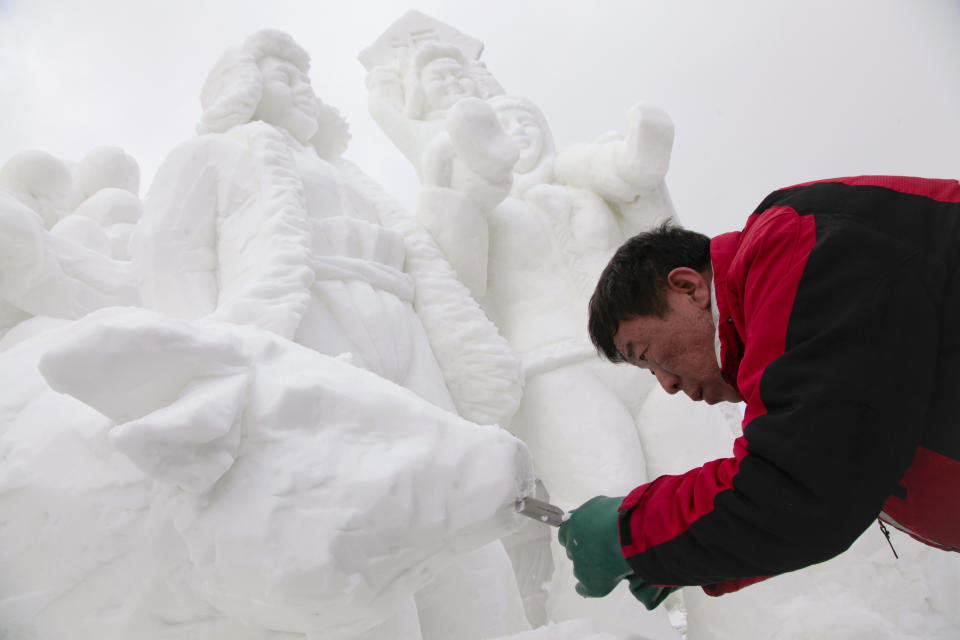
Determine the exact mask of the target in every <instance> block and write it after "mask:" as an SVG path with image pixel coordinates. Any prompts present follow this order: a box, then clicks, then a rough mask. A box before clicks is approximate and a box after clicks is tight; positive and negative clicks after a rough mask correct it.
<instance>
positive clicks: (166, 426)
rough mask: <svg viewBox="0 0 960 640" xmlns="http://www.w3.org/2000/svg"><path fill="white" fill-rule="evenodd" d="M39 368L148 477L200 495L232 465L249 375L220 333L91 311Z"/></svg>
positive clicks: (144, 316) (138, 312)
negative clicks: (104, 420) (90, 412)
mask: <svg viewBox="0 0 960 640" xmlns="http://www.w3.org/2000/svg"><path fill="white" fill-rule="evenodd" d="M40 372H41V373H42V374H43V375H44V377H45V378H46V379H47V382H48V383H49V384H50V386H51V387H52V388H53V389H54V390H56V391H59V392H61V393H66V394H69V395H72V396H74V397H75V398H77V399H78V400H80V401H81V402H83V403H85V404H88V405H90V406H91V407H93V408H94V409H96V410H97V411H100V412H101V413H103V414H104V415H106V416H107V417H109V418H111V419H112V420H113V421H114V422H116V423H117V426H115V427H114V428H113V429H112V430H111V433H110V442H111V443H112V444H113V445H114V446H115V447H116V448H117V449H118V450H119V451H121V452H122V453H124V454H126V455H127V456H128V457H129V458H130V459H131V460H132V461H133V463H134V464H136V465H137V466H138V467H139V468H140V469H141V470H142V471H143V472H144V473H146V474H147V475H149V476H151V477H152V478H155V479H156V480H159V481H161V482H167V483H171V484H176V485H178V486H180V487H182V488H183V489H185V490H187V491H192V492H202V491H206V490H207V489H209V488H210V487H211V486H212V485H213V484H214V483H215V482H216V481H217V480H218V479H219V478H220V477H221V476H222V475H223V474H224V473H225V472H226V471H227V469H229V468H230V466H231V465H232V464H233V460H234V458H235V456H236V451H237V448H238V447H239V444H240V435H241V421H242V416H243V407H244V405H245V403H246V401H247V391H248V388H249V386H250V385H249V382H250V379H251V378H252V375H253V374H252V369H251V367H250V363H249V358H248V357H247V356H246V354H245V353H244V352H243V350H242V349H241V348H240V347H239V346H238V345H237V344H236V343H235V342H234V341H232V340H231V339H230V338H229V336H225V335H223V334H222V333H219V332H216V331H214V330H211V329H207V328H203V327H197V326H194V325H191V324H188V323H184V322H180V321H178V320H173V319H172V318H169V317H166V316H162V315H160V314H156V313H152V312H149V311H146V310H143V309H130V310H126V311H123V312H109V313H106V312H98V313H95V314H91V315H90V316H88V317H87V318H84V319H83V320H80V321H78V322H77V323H75V325H74V326H73V327H71V331H70V332H69V334H68V335H67V336H66V338H65V339H63V340H61V341H60V342H59V343H57V344H56V345H55V346H54V347H53V348H51V349H50V350H49V351H48V352H47V353H46V354H44V356H43V357H42V358H41V360H40Z"/></svg>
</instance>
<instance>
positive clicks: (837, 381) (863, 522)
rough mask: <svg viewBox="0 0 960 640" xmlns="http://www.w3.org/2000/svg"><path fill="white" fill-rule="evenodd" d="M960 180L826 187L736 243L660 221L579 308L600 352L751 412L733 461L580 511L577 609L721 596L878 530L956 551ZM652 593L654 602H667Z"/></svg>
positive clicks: (571, 540) (570, 547) (772, 214)
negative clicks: (623, 584)
mask: <svg viewBox="0 0 960 640" xmlns="http://www.w3.org/2000/svg"><path fill="white" fill-rule="evenodd" d="M957 327H960V184H958V183H957V181H956V180H925V179H919V178H905V177H892V176H860V177H855V178H837V179H832V180H824V181H820V182H814V183H807V184H803V185H797V186H794V187H789V188H786V189H781V190H779V191H776V192H774V193H772V194H771V195H770V196H768V197H767V198H766V200H764V201H763V202H762V203H761V204H760V206H759V207H758V208H757V210H756V211H755V212H754V213H753V215H751V217H750V218H749V219H748V221H747V224H746V226H745V227H744V230H743V231H742V232H734V233H727V234H723V235H720V236H717V237H716V238H713V239H712V240H710V239H709V238H707V237H706V236H702V235H700V234H697V233H693V232H690V231H685V230H682V229H677V228H673V227H669V226H663V227H660V228H659V229H656V230H654V231H652V232H649V233H644V234H640V235H638V236H635V237H633V238H632V239H630V240H629V241H628V242H627V243H626V244H624V245H623V246H622V247H621V248H620V249H619V250H618V251H617V253H616V255H614V257H613V258H612V259H611V261H610V263H609V264H608V265H607V267H606V269H605V270H604V272H603V274H602V275H601V277H600V281H599V283H598V284H597V287H596V290H595V292H594V294H593V297H592V299H591V301H590V320H589V328H590V334H591V338H592V340H593V342H594V344H595V345H596V346H597V348H598V350H599V351H600V352H601V353H602V354H603V355H605V356H606V357H607V358H609V359H610V360H612V361H615V362H629V363H630V364H633V365H635V366H638V367H642V368H645V369H648V370H649V371H650V373H651V374H653V375H654V376H656V378H657V380H658V382H659V383H660V384H661V385H662V386H663V387H664V389H666V390H667V391H668V392H669V393H676V392H677V391H683V392H684V393H685V394H686V395H688V396H689V397H690V398H691V399H692V400H704V401H706V402H708V403H715V402H720V401H738V400H740V399H742V400H743V401H744V402H745V403H746V410H745V417H744V420H743V425H744V428H743V435H742V436H741V437H740V438H738V439H737V440H736V442H735V443H734V453H733V456H732V457H730V458H726V459H721V460H715V461H712V462H708V463H706V464H705V465H703V466H702V467H700V468H697V469H692V470H691V471H689V472H687V473H686V474H683V475H680V476H662V477H660V478H657V479H656V480H654V481H653V482H651V483H649V484H646V485H643V486H640V487H638V488H636V489H634V490H633V491H632V492H630V493H629V494H628V495H627V496H626V497H625V498H623V499H620V498H607V497H602V496H601V497H597V498H593V499H592V500H590V501H588V502H587V503H585V504H584V505H583V506H582V507H581V508H579V509H577V510H576V511H574V512H573V514H572V516H571V517H570V518H569V520H568V521H567V522H566V523H565V524H564V525H563V526H562V527H561V529H560V533H559V536H560V541H561V544H563V545H564V546H565V547H566V548H567V553H568V555H569V556H570V557H571V559H572V560H573V562H574V572H575V574H576V575H577V578H578V580H579V582H580V584H578V586H577V590H578V592H579V593H580V594H581V595H584V596H592V597H599V596H603V595H606V593H608V592H609V591H610V590H612V589H613V587H614V586H616V584H617V583H618V582H619V581H620V580H621V579H623V578H627V579H628V580H629V581H630V585H631V590H632V591H633V592H634V595H635V596H637V598H638V599H640V600H641V601H643V602H644V604H646V605H647V607H648V608H653V607H655V606H656V605H657V604H659V603H660V602H661V601H662V600H663V598H664V597H666V595H667V594H668V593H669V592H670V591H671V589H670V588H669V587H673V586H682V585H701V586H702V587H703V589H704V590H705V591H706V592H707V593H708V594H710V595H721V594H724V593H728V592H731V591H735V590H737V589H740V588H742V587H744V586H747V585H749V584H753V583H755V582H758V581H760V580H763V579H764V578H766V577H770V576H773V575H777V574H780V573H784V572H787V571H792V570H795V569H799V568H802V567H805V566H808V565H811V564H814V563H817V562H822V561H824V560H827V559H829V558H831V557H833V556H836V555H838V554H839V553H841V552H843V551H845V550H846V549H847V548H848V547H849V546H850V545H851V544H852V543H853V542H854V540H855V539H856V538H857V537H858V536H859V535H860V534H861V533H862V532H863V531H864V530H865V529H866V528H867V527H868V526H869V525H870V524H871V523H872V522H873V521H874V520H875V519H878V518H879V520H880V526H881V528H882V529H884V531H886V530H885V527H884V523H886V524H889V525H891V526H894V527H897V528H899V529H902V530H903V531H905V532H907V533H908V534H910V535H911V536H913V537H914V538H916V539H918V540H920V541H922V542H924V543H927V544H929V545H932V546H935V547H939V548H942V549H946V550H951V551H958V550H960V407H958V406H957V403H956V392H957V390H958V389H960V332H958V331H957V330H956V328H957ZM661 585H662V586H663V588H661Z"/></svg>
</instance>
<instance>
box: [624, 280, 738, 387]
mask: <svg viewBox="0 0 960 640" xmlns="http://www.w3.org/2000/svg"><path fill="white" fill-rule="evenodd" d="M688 271H692V270H688ZM693 273H696V272H693ZM671 275H672V274H671ZM697 275H699V274H697ZM701 278H702V276H701ZM709 291H710V290H709V282H701V283H700V284H699V288H697V285H696V283H695V284H694V288H692V289H691V288H686V289H678V288H674V287H673V286H672V285H671V286H670V287H668V290H667V303H668V311H667V313H666V314H665V315H664V316H663V317H662V318H657V317H655V316H637V317H634V318H631V319H630V320H625V321H623V322H621V323H620V326H619V328H618V329H617V333H616V335H615V336H614V338H613V342H614V344H615V345H616V347H617V350H618V351H619V352H620V353H621V354H622V355H623V357H624V358H625V359H626V360H627V362H629V363H630V364H633V365H635V366H638V367H640V368H642V369H648V370H649V371H650V373H652V374H653V375H654V376H656V377H657V382H659V383H660V386H662V387H663V388H664V389H665V390H666V391H667V393H670V394H673V393H676V392H678V391H683V392H684V393H685V394H687V396H689V397H690V399H691V400H694V401H696V400H703V401H704V402H706V403H707V404H716V403H717V402H724V401H726V402H739V401H740V396H739V394H738V393H737V391H736V389H734V388H733V387H732V386H730V385H729V384H727V383H726V382H724V380H723V377H722V376H721V375H720V367H719V366H718V365H717V358H716V354H715V352H714V346H713V344H714V343H713V338H714V326H713V317H712V315H711V313H710V297H709V295H710V293H709ZM704 294H705V295H704Z"/></svg>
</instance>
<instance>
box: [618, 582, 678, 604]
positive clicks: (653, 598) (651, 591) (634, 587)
mask: <svg viewBox="0 0 960 640" xmlns="http://www.w3.org/2000/svg"><path fill="white" fill-rule="evenodd" d="M627 582H629V583H630V593H632V594H633V597H634V598H636V599H637V600H639V601H640V602H642V603H643V606H645V607H646V608H647V609H648V610H650V611H653V610H654V609H656V608H657V607H659V606H660V603H661V602H663V601H664V600H666V599H667V596H668V595H670V594H671V593H673V592H674V591H676V590H677V589H679V588H680V587H655V586H653V585H652V584H648V583H647V581H646V580H644V579H643V578H641V577H640V576H638V575H636V574H634V575H632V576H627Z"/></svg>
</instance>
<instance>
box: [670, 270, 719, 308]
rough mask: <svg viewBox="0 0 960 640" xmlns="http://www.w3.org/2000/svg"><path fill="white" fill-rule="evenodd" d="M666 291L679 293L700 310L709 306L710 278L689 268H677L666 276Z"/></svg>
mask: <svg viewBox="0 0 960 640" xmlns="http://www.w3.org/2000/svg"><path fill="white" fill-rule="evenodd" d="M667 289H669V290H670V291H673V292H676V293H681V294H684V295H687V296H690V298H691V299H692V300H693V302H694V303H696V305H697V306H698V307H700V308H702V309H706V308H708V307H709V306H710V276H709V274H707V275H705V274H703V273H700V272H699V271H697V270H696V269H692V268H690V267H677V268H676V269H674V270H673V271H671V272H670V273H668V274H667Z"/></svg>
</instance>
